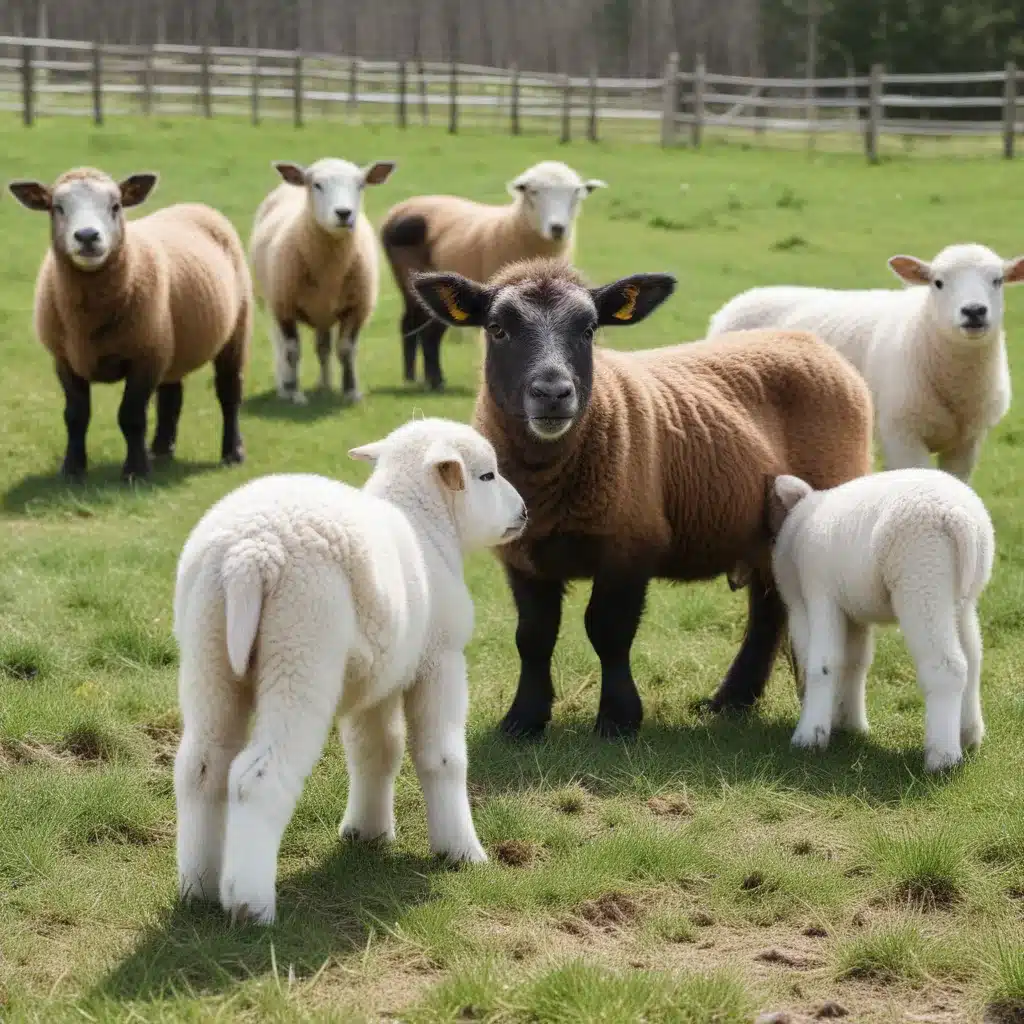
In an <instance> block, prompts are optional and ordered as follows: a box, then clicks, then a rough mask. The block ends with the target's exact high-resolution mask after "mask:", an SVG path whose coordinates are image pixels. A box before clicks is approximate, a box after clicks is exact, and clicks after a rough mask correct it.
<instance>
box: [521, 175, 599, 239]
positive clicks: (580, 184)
mask: <svg viewBox="0 0 1024 1024" xmlns="http://www.w3.org/2000/svg"><path fill="white" fill-rule="evenodd" d="M595 188H607V185H606V184H605V183H604V182H603V181H601V180H600V178H591V179H590V180H589V181H583V179H582V178H580V176H579V175H578V174H577V173H576V172H575V171H574V170H573V169H572V168H571V167H568V166H567V165H566V164H563V163H560V162H559V161H557V160H544V161H543V162H541V163H539V164H534V166H533V167H531V168H529V170H526V171H523V173H522V174H520V175H519V177H518V178H514V179H513V180H512V181H510V182H509V183H508V191H509V193H510V194H511V195H512V196H514V197H516V198H518V199H519V200H520V202H521V203H522V205H523V211H524V212H525V214H526V216H527V218H528V219H529V221H530V224H531V225H532V226H533V229H534V230H535V231H536V232H537V234H538V235H540V236H541V238H544V239H547V240H548V241H549V242H559V241H561V240H562V239H565V238H568V237H569V236H570V234H571V233H572V226H573V221H574V220H575V218H576V213H577V211H578V209H579V204H580V203H581V202H582V201H583V200H584V199H586V198H587V196H589V195H590V193H591V192H593V191H594V189H595Z"/></svg>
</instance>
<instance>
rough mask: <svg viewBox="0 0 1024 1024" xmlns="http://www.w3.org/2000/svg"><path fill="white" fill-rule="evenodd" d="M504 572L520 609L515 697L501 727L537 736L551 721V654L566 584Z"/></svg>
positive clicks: (556, 635)
mask: <svg viewBox="0 0 1024 1024" xmlns="http://www.w3.org/2000/svg"><path fill="white" fill-rule="evenodd" d="M507 576H508V582H509V586H510V587H511V588H512V597H513V599H514V600H515V602H516V611H517V612H518V613H519V624H518V626H517V627H516V648H517V649H518V651H519V662H520V669H519V687H518V689H517V690H516V696H515V700H513V701H512V707H511V708H509V710H508V714H506V715H505V718H504V719H503V720H502V723H501V728H502V730H503V731H504V732H505V733H507V734H508V735H510V736H536V735H538V734H539V733H542V732H543V731H544V727H545V726H546V725H547V724H548V722H549V721H551V705H552V704H553V703H554V700H555V688H554V685H553V684H552V682H551V658H552V656H553V655H554V653H555V643H556V642H557V640H558V627H559V626H560V625H561V622H562V596H563V594H564V593H565V584H564V583H562V582H561V581H560V580H556V581H552V580H540V579H537V578H535V577H533V576H526V575H524V574H523V573H521V572H518V571H517V570H515V569H508V570H507Z"/></svg>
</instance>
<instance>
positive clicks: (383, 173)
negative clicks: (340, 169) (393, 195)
mask: <svg viewBox="0 0 1024 1024" xmlns="http://www.w3.org/2000/svg"><path fill="white" fill-rule="evenodd" d="M396 166H398V165H397V164H396V163H395V161H394V160H378V161H377V162H376V163H374V164H370V165H369V166H368V167H366V168H364V169H363V181H364V182H365V184H367V185H383V184H384V182H385V181H387V180H388V178H389V177H391V172H392V171H393V170H394V169H395V167H396Z"/></svg>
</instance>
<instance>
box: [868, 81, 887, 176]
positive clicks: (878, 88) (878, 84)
mask: <svg viewBox="0 0 1024 1024" xmlns="http://www.w3.org/2000/svg"><path fill="white" fill-rule="evenodd" d="M884 76H885V68H884V67H883V66H882V65H881V64H872V65H871V78H870V80H869V82H868V123H867V127H866V129H865V132H864V151H865V153H866V154H867V158H868V163H872V164H877V163H878V136H879V133H880V132H881V128H882V114H883V106H884V103H883V100H884V96H883V92H882V90H883V88H884V84H885V83H884Z"/></svg>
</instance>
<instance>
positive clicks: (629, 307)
mask: <svg viewBox="0 0 1024 1024" xmlns="http://www.w3.org/2000/svg"><path fill="white" fill-rule="evenodd" d="M623 291H624V292H625V294H626V304H625V305H624V306H623V307H622V309H620V310H619V311H618V312H617V313H612V316H613V317H615V319H616V320H632V319H633V310H634V309H636V297H637V296H638V295H639V294H640V289H639V288H637V286H636V285H635V284H631V285H628V286H627V287H626V288H624V289H623Z"/></svg>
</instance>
